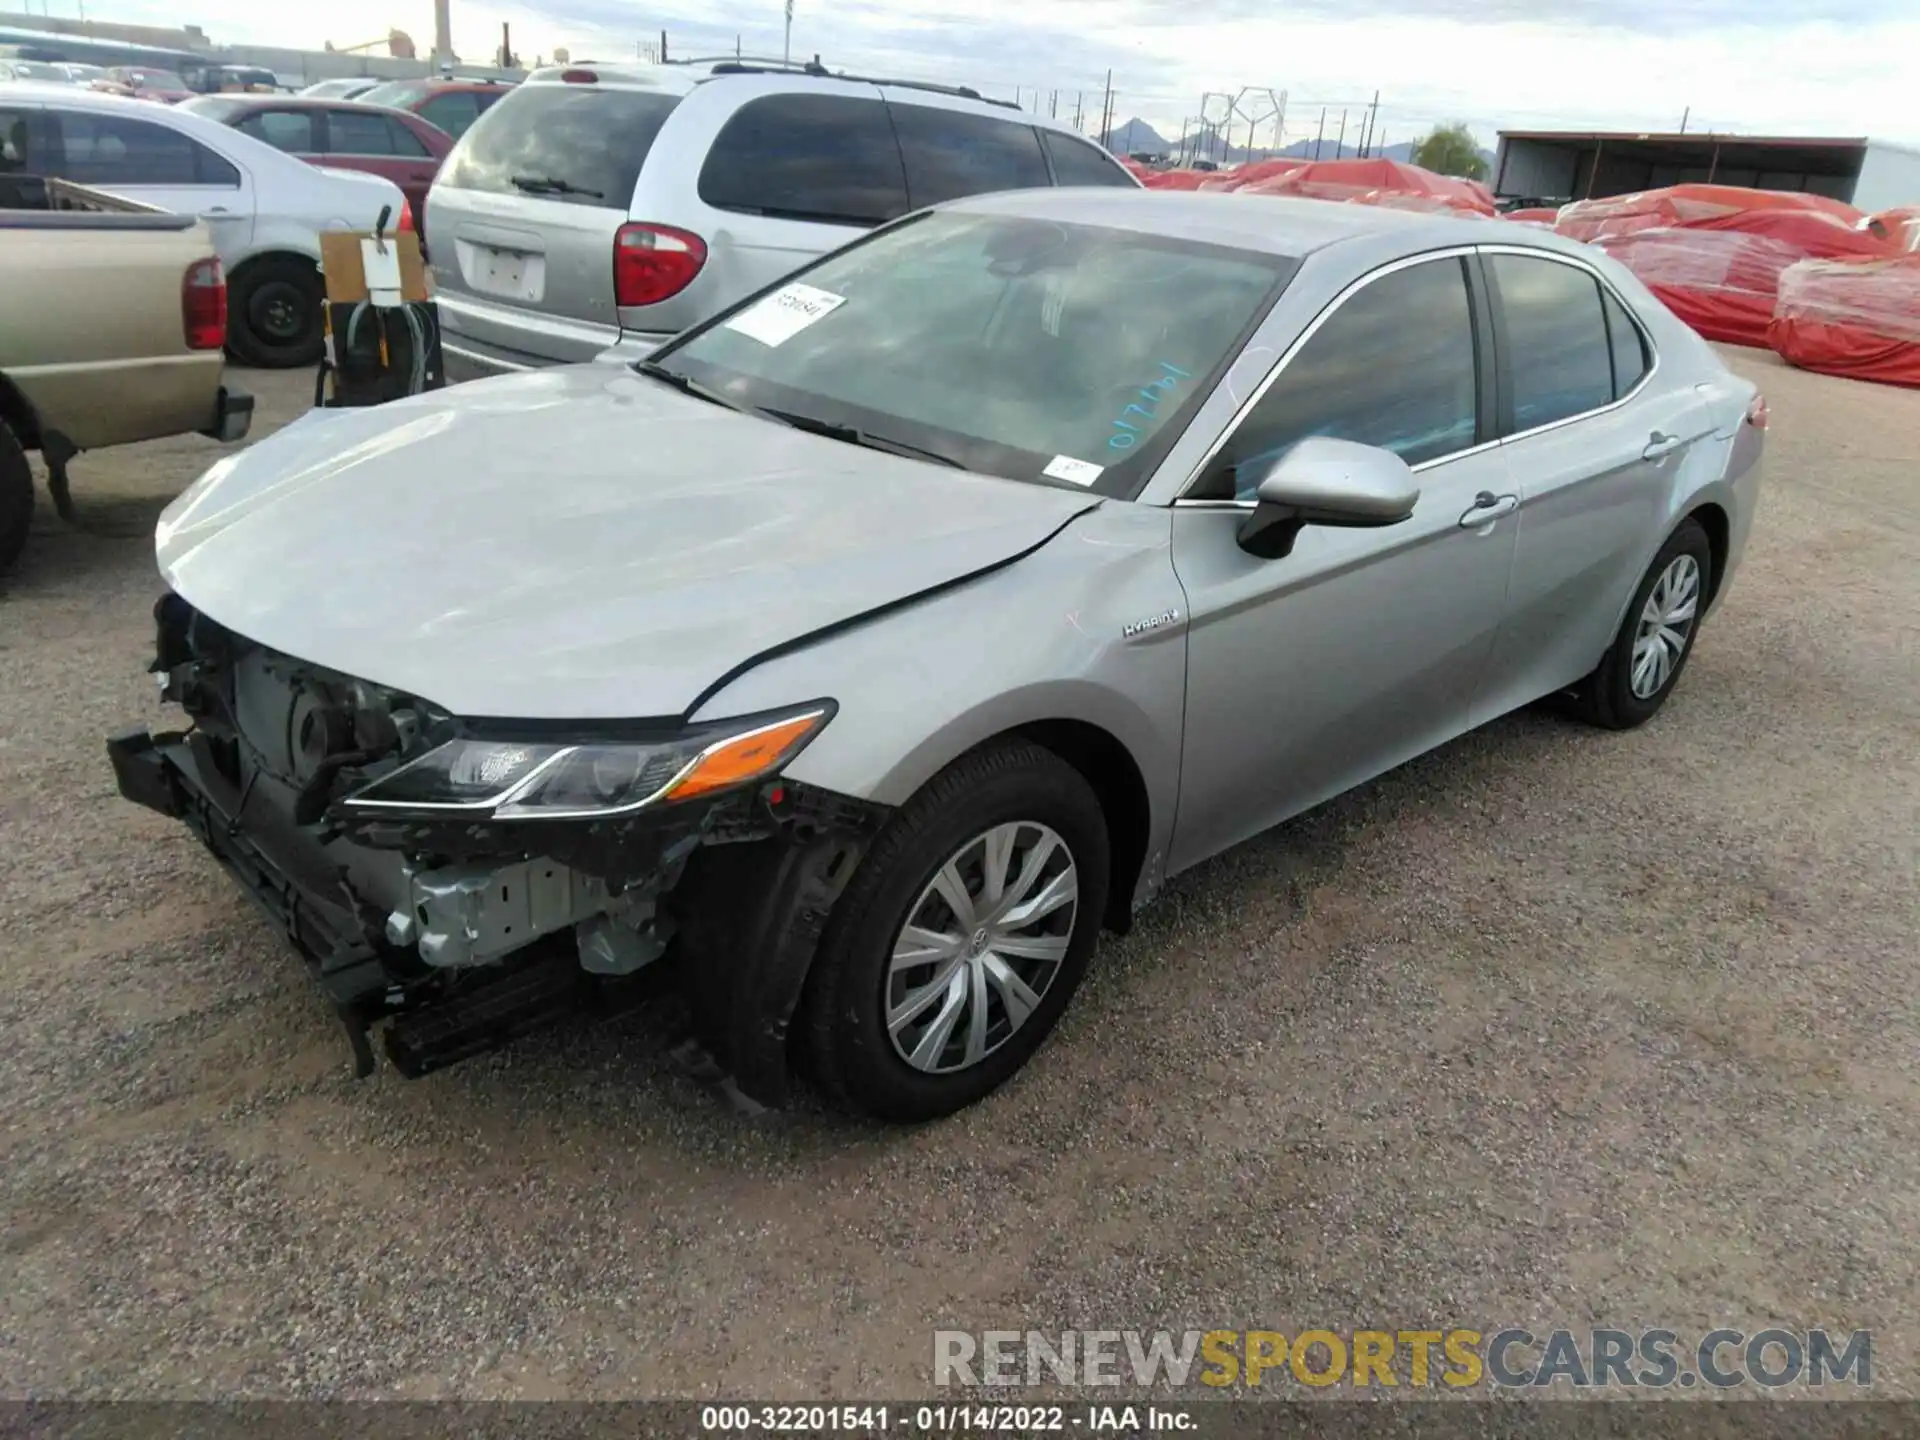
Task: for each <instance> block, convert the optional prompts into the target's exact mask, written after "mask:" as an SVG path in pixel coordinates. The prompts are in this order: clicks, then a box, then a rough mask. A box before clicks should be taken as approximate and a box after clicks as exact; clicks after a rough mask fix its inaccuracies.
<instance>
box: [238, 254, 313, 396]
mask: <svg viewBox="0 0 1920 1440" xmlns="http://www.w3.org/2000/svg"><path fill="white" fill-rule="evenodd" d="M325 297H326V292H325V290H324V289H323V288H322V287H321V282H320V271H319V269H318V268H317V267H316V266H315V265H314V263H313V262H312V261H311V260H305V259H301V258H300V257H298V256H293V255H280V256H273V257H271V258H269V259H265V260H256V261H254V262H253V263H252V264H251V265H248V266H246V267H244V268H243V269H242V270H241V271H240V273H239V274H238V275H236V276H234V278H233V284H232V286H231V288H230V290H229V309H230V312H231V313H230V318H229V319H228V321H227V348H228V349H230V350H231V351H232V352H233V358H234V359H236V360H238V361H239V362H240V363H241V364H242V365H254V366H258V367H259V368H261V369H263V370H289V369H294V368H297V367H299V366H304V365H317V364H319V363H320V356H321V353H322V351H323V350H324V349H325V346H326V339H325V334H324V332H323V331H322V329H321V322H320V306H321V303H322V302H323V300H324V299H325Z"/></svg>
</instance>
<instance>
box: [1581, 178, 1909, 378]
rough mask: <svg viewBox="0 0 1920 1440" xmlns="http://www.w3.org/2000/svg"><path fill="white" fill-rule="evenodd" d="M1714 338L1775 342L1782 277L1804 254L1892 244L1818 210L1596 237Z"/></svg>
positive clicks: (1876, 249)
mask: <svg viewBox="0 0 1920 1440" xmlns="http://www.w3.org/2000/svg"><path fill="white" fill-rule="evenodd" d="M1593 244H1594V246H1595V247H1596V248H1597V249H1600V250H1602V251H1604V252H1605V253H1606V254H1608V255H1610V256H1612V257H1613V258H1614V259H1615V260H1618V261H1619V262H1620V263H1621V264H1623V265H1625V266H1626V267H1627V268H1628V269H1629V270H1631V271H1633V273H1634V274H1635V275H1636V276H1638V277H1639V279H1640V280H1641V282H1642V283H1643V284H1645V285H1646V287H1647V288H1648V289H1650V290H1651V291H1653V293H1654V294H1656V295H1658V296H1659V297H1660V299H1661V300H1662V301H1663V302H1665V304H1666V306H1667V308H1668V309H1669V310H1671V311H1673V313H1674V314H1675V315H1677V316H1679V317H1680V319H1682V320H1683V321H1685V322H1686V323H1687V324H1688V325H1690V326H1692V327H1693V328H1694V329H1695V330H1697V331H1698V332H1699V333H1700V334H1701V335H1703V336H1705V337H1706V338H1707V339H1709V340H1723V341H1727V342H1729V343H1731V344H1734V345H1756V346H1764V345H1766V344H1767V327H1768V326H1769V325H1771V324H1772V323H1773V312H1774V301H1775V299H1776V297H1777V295H1778V293H1779V288H1780V276H1781V274H1782V272H1784V271H1785V270H1786V268H1787V267H1788V266H1789V265H1792V264H1795V263H1796V262H1798V261H1801V260H1815V259H1821V260H1825V259H1835V258H1839V257H1843V256H1860V257H1863V258H1873V257H1879V256H1884V255H1888V254H1890V253H1891V251H1890V249H1889V247H1888V245H1887V242H1886V241H1884V240H1882V239H1880V238H1879V237H1878V236H1876V235H1873V234H1871V233H1869V232H1867V231H1865V230H1856V229H1854V228H1852V227H1851V226H1850V225H1849V224H1848V223H1847V222H1846V221H1845V220H1843V219H1841V218H1840V217H1838V216H1834V215H1826V214H1822V213H1819V212H1817V211H1813V210H1790V209H1761V210H1739V211H1732V212H1729V213H1726V214H1722V215H1720V216H1718V217H1716V218H1713V219H1706V220H1699V221H1695V222H1693V223H1691V224H1686V225H1674V226H1668V227H1665V228H1662V229H1654V230H1631V231H1628V232H1626V233H1625V234H1617V235H1606V236H1602V237H1601V238H1599V239H1598V240H1595V241H1594V242H1593Z"/></svg>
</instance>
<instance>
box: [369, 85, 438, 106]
mask: <svg viewBox="0 0 1920 1440" xmlns="http://www.w3.org/2000/svg"><path fill="white" fill-rule="evenodd" d="M431 88H432V87H431V86H429V85H423V84H421V83H420V81H418V80H389V81H388V82H387V83H386V84H384V85H376V86H374V87H373V88H372V89H371V90H363V91H362V92H361V93H360V94H359V96H357V97H356V98H358V99H359V100H360V101H362V102H363V103H365V104H368V105H385V106H386V107H387V108H388V109H390V110H404V109H406V108H407V106H409V105H411V104H413V103H414V101H416V100H421V99H424V98H425V97H426V94H427V92H428V90H430V89H431Z"/></svg>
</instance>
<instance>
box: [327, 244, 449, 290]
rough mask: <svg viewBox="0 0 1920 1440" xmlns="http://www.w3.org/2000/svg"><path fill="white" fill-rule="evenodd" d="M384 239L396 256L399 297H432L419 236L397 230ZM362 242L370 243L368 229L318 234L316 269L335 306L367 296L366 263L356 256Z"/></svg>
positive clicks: (358, 253) (358, 254)
mask: <svg viewBox="0 0 1920 1440" xmlns="http://www.w3.org/2000/svg"><path fill="white" fill-rule="evenodd" d="M384 238H385V241H386V244H387V246H388V248H389V249H391V250H394V251H396V252H397V253H398V254H399V257H400V299H401V300H412V301H419V300H430V299H432V298H433V292H432V290H431V289H430V288H429V286H428V282H427V263H426V261H425V260H424V259H423V258H422V257H421V254H420V237H419V236H418V235H416V234H415V233H414V232H413V231H411V230H401V231H399V232H398V233H395V234H390V235H387V236H386V237H384ZM362 241H366V242H367V243H369V244H371V243H373V234H372V232H371V231H366V230H330V231H328V232H327V233H326V234H324V235H322V236H321V237H320V272H321V274H322V275H323V276H325V277H326V282H327V299H328V300H330V301H332V302H333V303H334V304H335V305H353V304H357V303H359V302H360V301H362V300H365V299H367V298H369V296H368V288H367V270H366V264H365V262H364V261H363V260H362V259H361V256H360V244H361V242H362Z"/></svg>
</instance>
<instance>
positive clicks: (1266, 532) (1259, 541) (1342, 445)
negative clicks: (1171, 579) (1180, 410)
mask: <svg viewBox="0 0 1920 1440" xmlns="http://www.w3.org/2000/svg"><path fill="white" fill-rule="evenodd" d="M1254 493H1255V495H1256V496H1257V497H1258V500H1259V503H1258V504H1256V505H1255V506H1254V509H1253V513H1252V514H1251V515H1249V516H1247V518H1246V519H1245V520H1243V521H1241V522H1240V529H1239V531H1238V534H1237V538H1238V540H1239V542H1240V548H1241V549H1242V550H1245V551H1246V552H1247V553H1248V554H1249V555H1258V556H1259V557H1260V558H1261V559H1263V560H1277V559H1279V558H1280V557H1281V556H1283V555H1288V554H1291V553H1292V551H1293V542H1294V539H1295V537H1297V536H1298V535H1299V534H1300V532H1301V531H1302V530H1304V529H1305V528H1306V527H1307V526H1309V525H1342V526H1368V527H1371V526H1377V525H1398V524H1399V523H1400V522H1401V521H1402V520H1405V519H1406V518H1407V517H1408V516H1410V515H1412V514H1413V507H1414V506H1415V505H1417V504H1418V503H1419V501H1420V487H1419V486H1418V485H1417V484H1415V483H1414V478H1413V471H1412V470H1410V469H1409V468H1408V467H1407V462H1406V461H1404V460H1402V459H1401V458H1400V457H1399V456H1398V455H1396V454H1394V453H1393V452H1392V451H1391V450H1382V449H1379V448H1378V447H1377V446H1373V445H1357V444H1355V443H1354V442H1353V441H1351V440H1332V439H1328V438H1327V437H1325V436H1321V435H1315V436H1310V437H1309V438H1307V439H1305V440H1302V441H1301V442H1300V443H1299V444H1297V445H1295V446H1294V447H1293V448H1292V449H1291V450H1289V451H1287V453H1286V454H1284V455H1282V456H1281V457H1280V458H1279V459H1277V460H1275V461H1273V462H1272V463H1271V464H1270V465H1269V466H1268V468H1267V471H1266V473H1265V474H1264V475H1262V476H1261V477H1260V482H1259V484H1258V486H1257V487H1256V488H1255V491H1254Z"/></svg>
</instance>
